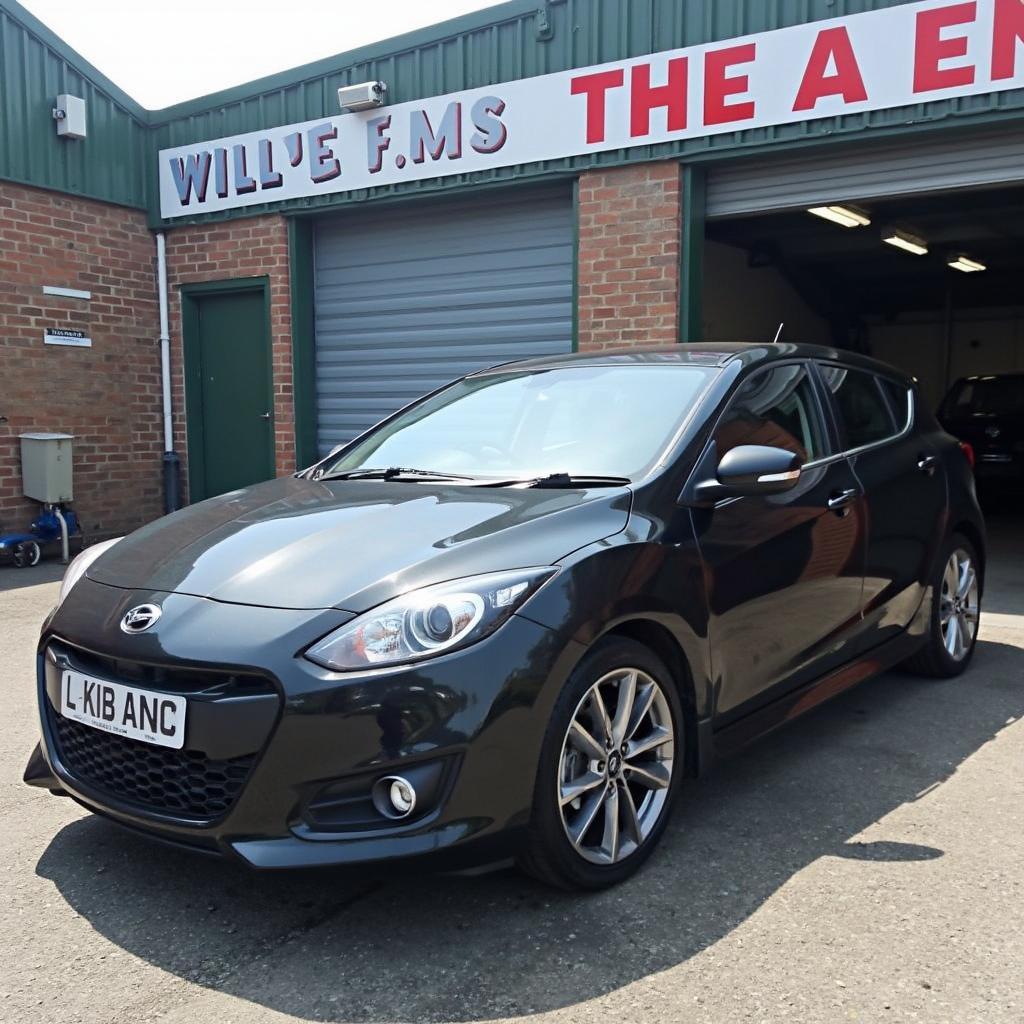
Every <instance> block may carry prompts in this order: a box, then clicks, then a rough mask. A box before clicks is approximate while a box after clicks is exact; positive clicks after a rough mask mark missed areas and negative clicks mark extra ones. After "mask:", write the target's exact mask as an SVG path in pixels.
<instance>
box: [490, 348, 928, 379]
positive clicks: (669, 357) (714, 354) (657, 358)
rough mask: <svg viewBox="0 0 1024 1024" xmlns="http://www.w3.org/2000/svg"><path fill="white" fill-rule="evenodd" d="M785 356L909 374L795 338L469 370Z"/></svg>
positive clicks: (749, 361) (766, 360) (755, 360)
mask: <svg viewBox="0 0 1024 1024" xmlns="http://www.w3.org/2000/svg"><path fill="white" fill-rule="evenodd" d="M786 359H821V360H827V361H830V362H831V361H839V362H842V363H845V364H846V365H848V366H852V367H859V368H861V369H864V370H871V371H873V372H875V373H884V374H886V375H887V376H890V377H896V378H898V379H900V380H905V381H908V382H909V381H910V380H911V378H910V377H909V376H908V375H907V374H905V373H903V372H902V371H901V370H897V369H896V368H895V367H893V366H890V365H888V364H887V363H882V362H879V361H878V360H877V359H870V358H869V357H868V356H863V355H861V354H860V353H858V352H848V351H846V350H845V349H837V348H829V347H828V346H824V345H804V344H798V343H796V342H789V341H786V342H780V343H773V342H766V341H756V342H754V341H752V342H723V343H718V344H716V343H712V342H701V343H697V344H690V343H685V344H679V345H673V346H663V347H650V348H648V347H639V348H618V349H614V348H612V349H603V350H601V351H599V352H572V353H568V354H566V355H557V356H539V357H534V358H533V359H518V360H515V361H514V362H509V363H501V364H499V365H498V366H491V367H488V368H487V369H485V370H479V371H477V372H476V373H473V374H470V376H472V377H479V376H484V375H486V374H490V373H504V372H507V371H508V370H513V369H514V370H517V371H527V372H540V371H543V370H554V369H558V368H562V367H571V366H665V365H676V366H714V367H718V368H722V367H725V366H728V365H729V364H730V363H735V362H739V363H741V364H743V365H744V366H756V365H759V364H770V363H773V362H779V361H781V360H786Z"/></svg>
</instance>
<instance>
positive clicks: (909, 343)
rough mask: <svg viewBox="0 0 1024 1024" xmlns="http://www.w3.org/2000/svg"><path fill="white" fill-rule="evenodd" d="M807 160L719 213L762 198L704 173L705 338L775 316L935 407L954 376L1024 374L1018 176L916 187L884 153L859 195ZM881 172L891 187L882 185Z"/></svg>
mask: <svg viewBox="0 0 1024 1024" xmlns="http://www.w3.org/2000/svg"><path fill="white" fill-rule="evenodd" d="M959 148H960V150H961V152H965V155H966V152H969V147H959ZM947 156H948V154H947ZM981 159H982V161H984V157H982V158H981ZM814 164H815V162H814V161H810V160H808V161H804V162H803V166H802V168H801V173H802V175H803V176H804V178H805V179H806V181H807V182H808V184H807V186H806V187H805V188H803V190H802V194H801V186H800V183H799V182H798V183H797V184H796V186H795V187H794V185H793V183H792V178H790V179H789V181H788V182H787V183H786V184H785V185H780V186H779V187H773V186H772V184H771V182H772V180H773V178H774V177H775V176H776V175H777V179H778V180H779V181H780V182H781V181H783V179H784V178H785V173H784V171H785V168H784V166H783V165H779V167H778V168H777V169H775V170H774V171H773V169H772V168H769V170H768V173H767V174H765V176H764V178H763V179H762V180H763V182H764V183H765V184H763V185H762V186H760V187H761V188H762V199H763V203H764V205H765V206H766V207H767V209H765V210H764V211H763V212H757V211H753V210H749V209H743V210H741V211H740V212H735V213H730V212H728V211H729V209H730V207H749V206H752V205H755V204H756V202H757V201H758V196H757V193H756V191H754V186H753V185H752V184H751V183H750V182H751V180H752V179H750V177H749V172H745V173H747V174H748V177H747V178H746V183H745V184H743V185H742V187H738V184H739V183H740V182H741V179H740V178H734V179H733V180H731V181H726V182H723V183H721V184H718V185H717V188H716V185H715V179H714V177H711V178H710V179H709V196H710V197H711V201H710V202H709V216H708V219H707V223H706V230H705V249H704V285H703V329H704V338H705V339H706V340H710V341H731V340H745V341H749V340H751V339H756V338H764V339H765V340H771V338H772V337H773V336H774V334H775V332H776V330H777V329H778V326H779V324H780V323H784V324H785V326H784V328H783V338H784V339H785V340H789V341H806V342H816V343H819V344H826V345H832V346H834V347H837V348H845V349H853V350H855V351H859V352H863V353H865V354H867V355H871V356H874V357H875V358H877V359H881V360H883V361H885V362H887V363H890V364H892V365H894V366H897V367H899V368H900V369H902V370H904V371H906V372H908V373H910V374H912V375H913V376H915V377H916V378H917V379H918V381H919V383H920V387H921V391H922V393H923V395H924V398H925V400H926V401H927V402H928V404H929V405H930V407H931V408H932V409H933V410H937V409H938V407H939V405H940V403H941V402H942V399H943V398H944V397H945V395H946V393H947V392H948V390H949V388H950V386H951V385H952V384H953V383H954V382H955V381H957V380H959V379H960V378H962V377H970V376H975V375H989V374H1001V373H1011V372H1024V287H1022V283H1024V185H1022V184H1020V183H1013V184H1005V183H1004V184H998V185H997V184H976V183H969V184H966V185H964V186H961V187H952V188H936V187H933V185H934V184H935V182H934V181H933V180H928V179H927V178H926V179H925V180H923V181H921V182H920V183H919V184H920V190H915V183H914V181H912V180H909V179H907V180H904V179H901V178H900V176H899V174H898V173H894V172H893V165H894V162H893V161H892V160H887V159H885V158H884V155H883V158H882V159H880V161H879V167H878V169H877V171H876V168H871V167H869V166H868V165H867V163H865V165H864V168H863V169H862V173H863V177H864V186H863V187H864V189H865V194H863V195H858V194H857V193H855V192H853V191H852V189H853V188H856V187H857V185H856V177H857V173H856V172H854V173H852V174H851V175H850V178H851V179H852V180H849V181H843V180H840V181H839V182H838V186H837V192H838V194H837V195H828V194H825V193H822V191H821V188H822V185H821V184H816V185H813V186H812V185H810V184H809V183H810V181H811V180H812V178H813V177H814ZM918 166H919V167H920V165H918ZM887 170H888V173H889V174H890V181H891V183H892V184H893V186H894V191H896V192H897V194H895V195H884V194H879V193H880V191H881V186H882V180H883V178H884V175H885V173H886V172H887ZM987 170H988V171H989V172H993V168H992V167H991V166H990V167H989V168H988V169H987ZM946 171H947V173H946V174H945V175H943V176H941V177H945V178H947V179H951V178H954V177H955V175H954V174H950V173H948V171H949V167H948V165H947V167H946ZM985 171H986V169H985V168H984V167H983V168H982V173H985ZM821 173H822V174H823V175H824V177H822V178H820V181H822V182H825V183H826V184H825V185H824V187H825V188H827V187H829V184H830V182H831V179H830V178H829V176H828V175H829V171H828V170H827V169H824V168H822V169H821ZM993 173H994V174H997V175H998V174H999V173H1000V171H999V168H998V167H997V168H995V169H994V172H993ZM1017 175H1018V176H1019V171H1018V172H1017ZM741 193H742V195H741ZM822 207H825V208H826V209H827V208H828V207H832V208H833V214H837V219H826V218H827V217H829V216H830V215H829V214H828V213H826V215H825V216H822V215H821V213H822V211H821V208H822ZM812 208H814V209H816V210H818V211H819V212H818V213H817V214H813V213H811V212H810V210H811V209H812ZM839 221H842V223H840V222H839ZM865 222H866V223H865ZM887 238H889V239H895V240H896V244H893V243H892V242H889V243H887V242H886V241H885V239H887ZM908 242H909V244H910V248H907V246H906V243H908ZM911 249H913V251H911ZM921 250H924V251H921ZM964 257H966V260H967V262H964V259H963V258H964ZM953 264H955V265H953ZM978 268H982V269H978ZM1000 504H1002V503H1000Z"/></svg>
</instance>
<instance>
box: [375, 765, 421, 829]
mask: <svg viewBox="0 0 1024 1024" xmlns="http://www.w3.org/2000/svg"><path fill="white" fill-rule="evenodd" d="M373 803H374V806H375V807H376V808H377V810H378V811H380V813H381V814H383V815H384V816H385V817H387V818H395V819H398V818H408V817H409V815H410V814H412V812H413V811H414V810H415V809H416V790H415V789H414V788H413V785H412V783H411V782H409V780H408V779H403V778H402V777H401V776H400V775H387V776H385V777H384V778H383V779H378V780H377V782H376V783H375V784H374V787H373Z"/></svg>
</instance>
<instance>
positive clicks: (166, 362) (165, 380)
mask: <svg viewBox="0 0 1024 1024" xmlns="http://www.w3.org/2000/svg"><path fill="white" fill-rule="evenodd" d="M156 280H157V291H158V293H159V296H160V378H161V383H162V385H163V405H164V460H163V462H164V514H165V515H166V514H167V513H168V512H173V511H175V509H177V508H178V507H179V506H180V505H181V494H180V491H179V487H178V476H179V474H178V469H179V466H180V463H181V460H180V459H179V458H178V453H177V452H176V451H175V450H174V422H173V419H172V416H171V331H170V327H169V326H168V316H167V243H166V239H165V238H164V233H163V232H162V231H158V232H157V234H156Z"/></svg>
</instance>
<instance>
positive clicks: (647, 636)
mask: <svg viewBox="0 0 1024 1024" xmlns="http://www.w3.org/2000/svg"><path fill="white" fill-rule="evenodd" d="M610 637H626V638H627V639H630V640H634V641H636V642H637V643H639V644H643V646H644V647H646V648H648V649H649V650H651V651H653V652H654V654H656V655H657V656H658V657H659V658H660V659H661V660H662V661H663V662H664V663H665V667H666V668H667V669H668V670H669V673H670V674H671V676H672V681H673V682H674V683H675V686H676V692H677V693H678V694H679V699H680V701H681V703H682V705H683V713H684V717H685V722H684V729H685V741H686V747H685V749H686V758H685V769H686V774H687V775H690V776H696V775H698V774H699V769H700V765H701V764H703V763H705V762H704V760H702V758H701V751H700V730H699V729H698V724H697V692H696V688H695V685H694V677H693V672H692V670H691V667H690V664H689V661H688V660H687V657H686V653H685V652H684V651H683V648H682V646H681V645H680V643H679V641H678V640H677V639H676V638H675V637H674V636H673V635H672V632H671V631H670V630H669V629H668V628H667V627H665V626H663V625H662V624H661V623H660V622H655V621H654V620H652V619H645V618H642V617H637V618H631V619H626V620H625V621H623V622H618V623H616V624H615V625H614V626H612V627H611V628H610V629H609V630H607V632H605V633H602V634H601V637H600V638H599V639H601V640H604V639H607V638H610Z"/></svg>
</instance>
